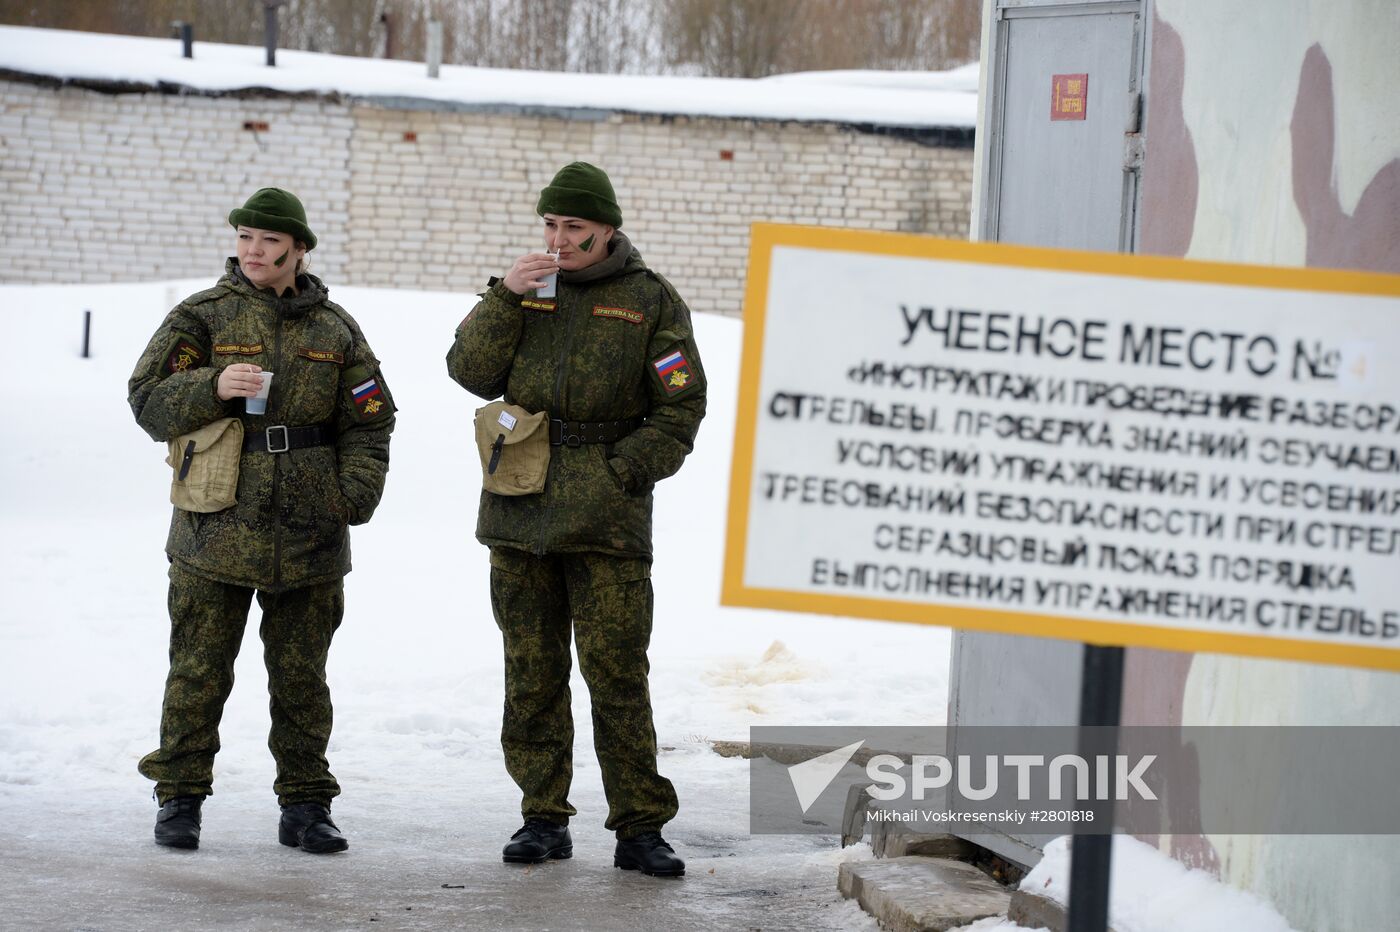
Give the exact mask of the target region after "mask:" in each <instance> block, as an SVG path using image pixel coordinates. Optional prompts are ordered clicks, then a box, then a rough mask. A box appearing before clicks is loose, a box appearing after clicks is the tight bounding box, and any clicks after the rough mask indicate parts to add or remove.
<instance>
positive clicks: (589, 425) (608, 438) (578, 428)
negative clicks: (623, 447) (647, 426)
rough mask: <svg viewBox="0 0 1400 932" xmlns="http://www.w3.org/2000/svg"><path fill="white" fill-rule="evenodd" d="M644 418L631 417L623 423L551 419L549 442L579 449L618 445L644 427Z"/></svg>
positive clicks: (622, 421)
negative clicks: (608, 444) (583, 446)
mask: <svg viewBox="0 0 1400 932" xmlns="http://www.w3.org/2000/svg"><path fill="white" fill-rule="evenodd" d="M642 421H643V419H642V418H639V417H629V418H625V419H623V420H621V421H561V420H559V419H557V418H550V419H549V442H550V443H551V444H552V445H554V446H556V447H558V446H566V447H577V446H580V445H582V444H585V443H617V442H618V441H619V440H621V439H622V438H623V437H626V436H627V435H628V434H630V433H632V431H634V430H636V429H637V428H638V427H641V426H642Z"/></svg>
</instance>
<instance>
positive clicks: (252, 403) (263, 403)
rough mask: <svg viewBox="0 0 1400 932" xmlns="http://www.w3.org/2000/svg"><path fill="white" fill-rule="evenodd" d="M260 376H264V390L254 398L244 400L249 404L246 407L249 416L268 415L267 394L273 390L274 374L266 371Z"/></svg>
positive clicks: (261, 389)
mask: <svg viewBox="0 0 1400 932" xmlns="http://www.w3.org/2000/svg"><path fill="white" fill-rule="evenodd" d="M258 375H260V376H262V380H263V383H262V388H260V389H258V393H257V394H256V395H254V396H253V397H252V398H244V399H243V400H244V401H245V402H247V404H246V405H245V406H244V410H245V411H247V412H248V413H249V414H266V413H267V393H268V392H270V391H271V390H272V373H271V372H268V371H266V370H264V371H262V372H259V373H258Z"/></svg>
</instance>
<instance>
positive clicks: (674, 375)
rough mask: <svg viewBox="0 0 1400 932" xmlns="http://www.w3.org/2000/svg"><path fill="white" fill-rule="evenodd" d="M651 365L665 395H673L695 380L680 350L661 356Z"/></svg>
mask: <svg viewBox="0 0 1400 932" xmlns="http://www.w3.org/2000/svg"><path fill="white" fill-rule="evenodd" d="M651 365H652V368H653V369H655V370H656V375H657V378H659V379H661V386H662V387H663V388H665V389H666V393H667V394H669V395H674V394H675V393H676V392H678V391H680V390H681V389H683V388H685V387H686V386H687V385H689V384H690V383H691V381H692V380H693V379H694V378H695V376H694V374H693V373H692V372H691V371H690V370H691V365H690V362H689V360H687V359H686V358H685V354H684V353H683V352H681V351H680V350H676V351H675V352H674V353H671V354H670V355H668V356H662V357H661V358H660V359H658V360H656V361H654V362H653V363H652V364H651Z"/></svg>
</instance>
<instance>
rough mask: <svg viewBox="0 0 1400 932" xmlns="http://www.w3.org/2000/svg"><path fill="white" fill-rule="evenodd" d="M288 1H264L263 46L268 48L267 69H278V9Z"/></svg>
mask: <svg viewBox="0 0 1400 932" xmlns="http://www.w3.org/2000/svg"><path fill="white" fill-rule="evenodd" d="M286 2H287V0H263V45H264V46H265V47H266V48H267V67H269V68H276V67H277V8H278V7H279V6H282V5H283V4H285V3H286Z"/></svg>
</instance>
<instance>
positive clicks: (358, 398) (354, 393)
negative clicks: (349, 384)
mask: <svg viewBox="0 0 1400 932" xmlns="http://www.w3.org/2000/svg"><path fill="white" fill-rule="evenodd" d="M381 394H383V393H382V392H381V391H380V390H379V381H378V380H377V379H366V380H365V381H363V382H361V383H360V384H359V385H356V386H355V387H354V388H352V389H350V396H351V397H352V398H354V399H355V404H356V405H358V406H359V408H360V412H361V413H363V414H375V413H376V412H378V411H379V409H380V408H382V407H384V402H382V401H380V400H379V398H378V396H379V395H381Z"/></svg>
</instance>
